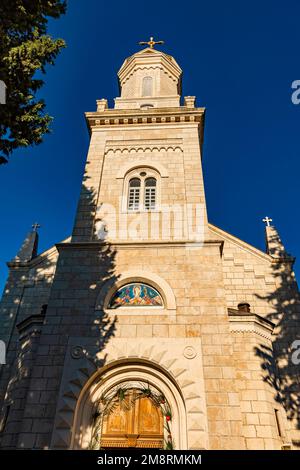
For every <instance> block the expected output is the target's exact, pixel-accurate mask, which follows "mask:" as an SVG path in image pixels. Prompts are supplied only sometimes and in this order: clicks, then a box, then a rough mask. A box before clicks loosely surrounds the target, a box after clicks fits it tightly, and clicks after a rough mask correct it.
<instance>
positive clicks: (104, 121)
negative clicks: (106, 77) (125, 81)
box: [85, 106, 205, 130]
mask: <svg viewBox="0 0 300 470" xmlns="http://www.w3.org/2000/svg"><path fill="white" fill-rule="evenodd" d="M204 114H205V108H192V109H191V108H188V107H183V106H182V107H179V108H150V109H147V110H141V109H138V110H137V109H126V110H122V109H105V110H104V111H103V112H87V113H85V118H86V122H87V125H88V128H89V130H91V129H92V128H96V127H101V126H118V125H126V126H127V125H148V124H150V125H151V124H174V123H177V124H180V123H201V124H202V125H203V121H204Z"/></svg>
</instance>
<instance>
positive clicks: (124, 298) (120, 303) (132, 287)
mask: <svg viewBox="0 0 300 470" xmlns="http://www.w3.org/2000/svg"><path fill="white" fill-rule="evenodd" d="M162 306H163V300H162V297H161V295H160V294H159V293H158V291H157V290H156V289H154V287H150V286H148V285H147V284H143V283H140V282H134V283H131V284H126V285H125V286H123V287H121V288H120V289H118V290H117V292H115V294H114V295H113V297H112V299H111V300H110V302H109V308H118V307H162Z"/></svg>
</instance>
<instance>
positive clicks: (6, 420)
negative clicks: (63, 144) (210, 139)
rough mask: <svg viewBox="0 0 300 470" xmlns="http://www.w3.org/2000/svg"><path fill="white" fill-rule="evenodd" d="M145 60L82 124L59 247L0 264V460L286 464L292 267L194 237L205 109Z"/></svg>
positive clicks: (295, 420)
mask: <svg viewBox="0 0 300 470" xmlns="http://www.w3.org/2000/svg"><path fill="white" fill-rule="evenodd" d="M149 45H150V47H146V48H145V49H143V50H141V51H140V52H138V53H136V54H134V55H132V56H131V57H129V58H127V59H126V60H125V62H124V63H123V65H122V67H121V69H120V70H119V72H118V78H119V83H120V91H121V93H120V97H118V98H116V99H115V106H114V108H112V109H109V108H108V105H107V100H105V99H101V100H98V101H97V110H96V111H95V112H88V113H86V121H87V125H88V129H89V132H90V147H89V151H88V156H87V162H86V167H85V173H84V178H83V183H82V190H81V194H80V199H79V203H78V209H77V214H76V219H75V223H74V228H73V231H72V235H71V236H70V237H69V238H68V239H66V240H64V241H63V242H61V243H58V244H56V245H55V246H53V247H51V248H50V249H49V250H47V251H45V252H44V253H41V254H38V252H37V243H38V233H37V227H34V229H33V231H32V232H30V233H29V234H28V236H27V238H26V239H25V241H24V243H23V245H22V247H21V249H20V251H19V253H18V255H17V256H16V257H15V258H14V259H13V260H12V261H10V262H9V263H8V265H9V278H8V281H7V284H6V287H5V289H4V294H3V298H2V302H1V313H0V315H1V316H0V319H1V324H0V328H1V330H0V331H1V336H0V338H1V339H3V341H4V342H5V344H6V347H7V354H6V364H5V365H2V366H0V367H1V371H0V407H1V428H0V447H1V448H3V449H100V448H102V449H114V448H126V447H131V448H157V449H159V448H160V449H161V448H165V449H177V450H179V449H285V448H286V449H290V448H291V449H297V448H298V447H299V445H300V434H299V381H298V380H297V377H298V375H299V374H298V370H297V364H296V363H297V354H296V350H294V349H293V348H294V345H295V341H296V340H297V335H298V338H299V334H300V330H299V326H300V323H299V315H300V308H299V292H298V288H297V284H296V281H295V277H294V273H293V262H294V259H293V257H291V256H290V255H289V254H287V252H286V250H285V248H284V246H283V244H282V242H281V240H280V238H279V235H278V233H277V231H276V229H275V227H274V226H273V225H271V224H270V220H269V219H266V223H267V225H266V252H262V251H260V250H258V249H256V248H254V247H253V246H251V245H249V244H247V243H245V242H243V241H241V240H240V239H238V238H236V237H235V236H233V235H230V234H228V233H226V232H225V231H223V230H221V229H220V228H217V227H215V226H213V225H212V224H210V223H209V222H208V220H207V214H206V201H205V192H204V184H203V175H202V142H203V137H204V116H205V109H204V108H198V107H196V106H195V97H193V96H187V97H185V98H184V99H183V104H181V96H180V95H181V75H182V71H181V69H180V67H179V65H178V64H177V62H176V61H175V59H174V58H173V57H171V56H170V55H168V54H165V53H163V52H161V51H158V50H156V49H155V48H153V43H151V44H149ZM293 358H294V359H293Z"/></svg>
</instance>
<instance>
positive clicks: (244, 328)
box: [228, 308, 275, 341]
mask: <svg viewBox="0 0 300 470" xmlns="http://www.w3.org/2000/svg"><path fill="white" fill-rule="evenodd" d="M228 316H229V322H230V331H232V332H234V333H254V334H256V335H259V336H262V337H263V338H266V339H267V340H269V341H272V333H273V330H274V328H275V324H274V323H273V322H271V321H270V320H267V319H266V318H263V317H261V316H260V315H257V314H256V313H251V312H241V311H240V310H235V309H231V308H229V309H228Z"/></svg>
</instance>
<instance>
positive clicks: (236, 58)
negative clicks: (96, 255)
mask: <svg viewBox="0 0 300 470" xmlns="http://www.w3.org/2000/svg"><path fill="white" fill-rule="evenodd" d="M68 3H69V7H68V12H67V14H66V15H65V16H64V17H62V18H61V19H59V20H54V21H51V23H50V28H49V32H50V33H51V34H52V35H53V36H55V37H62V38H64V39H65V40H66V41H67V44H68V47H67V49H65V50H63V51H62V53H61V55H60V57H59V58H58V60H57V62H56V65H55V66H54V67H49V68H48V70H47V75H46V77H45V80H46V85H45V87H44V88H43V90H42V95H43V97H44V98H45V99H46V102H47V109H48V111H49V113H50V114H51V115H52V116H54V118H55V120H54V123H53V126H52V127H53V132H52V134H51V135H48V136H46V138H45V141H44V143H43V144H42V145H40V146H38V147H35V148H29V149H26V150H21V151H18V152H17V153H16V154H14V155H13V156H12V158H11V161H10V163H9V164H8V165H6V166H4V165H2V166H1V167H0V197H1V209H0V220H1V232H0V288H2V287H3V284H4V281H5V278H6V275H7V269H6V266H5V262H6V261H7V260H9V259H11V258H12V257H13V256H14V255H15V254H16V252H17V250H18V248H19V246H20V244H21V242H22V240H23V238H24V237H25V235H26V232H28V230H29V229H30V227H31V224H32V223H33V222H35V221H38V222H39V223H40V224H41V225H42V228H41V230H40V250H44V249H46V248H48V247H49V246H51V245H52V244H54V243H56V242H59V241H60V240H62V239H64V238H65V237H67V236H68V235H69V234H70V233H71V229H72V225H73V220H74V215H75V210H76V205H77V199H78V195H79V191H80V183H81V178H82V173H83V168H84V162H85V159H86V153H87V149H88V141H89V139H88V132H87V129H86V126H85V121H84V114H83V113H84V111H93V110H95V100H96V99H99V98H108V99H109V103H110V106H112V105H113V101H112V99H113V98H114V97H116V96H118V86H117V77H116V72H117V70H118V68H119V67H120V65H121V64H122V62H123V60H124V58H125V57H127V56H129V55H131V54H132V53H134V52H136V51H137V50H139V46H137V42H138V41H139V40H147V39H148V38H149V36H150V35H153V36H154V37H155V38H157V39H163V40H165V46H164V47H163V50H164V51H166V52H167V53H169V54H172V55H174V57H175V58H176V60H177V61H178V63H179V64H180V66H181V67H182V69H183V71H184V75H183V95H196V96H197V104H198V106H205V107H206V108H207V114H206V130H205V141H204V159H203V165H204V174H205V183H206V184H205V186H206V196H207V204H208V211H209V219H210V221H211V222H213V223H214V224H216V225H218V226H220V227H221V228H223V229H224V230H227V231H229V232H231V233H232V234H234V235H237V236H239V237H241V238H242V239H243V240H245V241H248V242H249V243H251V244H253V245H255V246H257V247H259V248H262V249H264V227H263V223H262V222H261V219H262V218H263V217H264V216H265V215H269V216H270V217H273V219H274V222H275V223H276V226H277V228H278V229H279V231H280V233H281V236H282V239H283V241H284V242H285V244H286V247H287V248H288V250H289V251H290V252H291V253H292V254H293V255H295V256H298V258H300V246H299V233H300V222H299V208H298V206H299V199H300V184H299V172H300V105H298V106H295V105H293V104H292V101H291V93H292V90H291V83H292V82H293V81H294V80H297V79H298V80H300V55H299V44H300V28H299V18H300V2H299V0H294V1H293V0H291V1H288V2H282V1H276V0H273V1H270V0H263V1H261V0H260V1H258V0H252V1H240V0H239V1H238V0H235V1H233V0H228V1H226V2H224V1H222V0H216V1H207V0H206V1H203V0H193V1H186V2H182V1H180V2H179V1H176V0H173V1H163V0H161V1H159V2H158V1H155V0H152V1H151V2H146V1H142V0H139V1H137V0H130V2H129V1H128V2H124V1H122V2H121V1H119V0H114V1H111V2H102V1H100V0H84V1H83V0H69V2H68ZM296 268H297V269H296V271H298V273H300V268H299V262H298V267H297V264H296ZM298 278H299V275H298Z"/></svg>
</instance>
